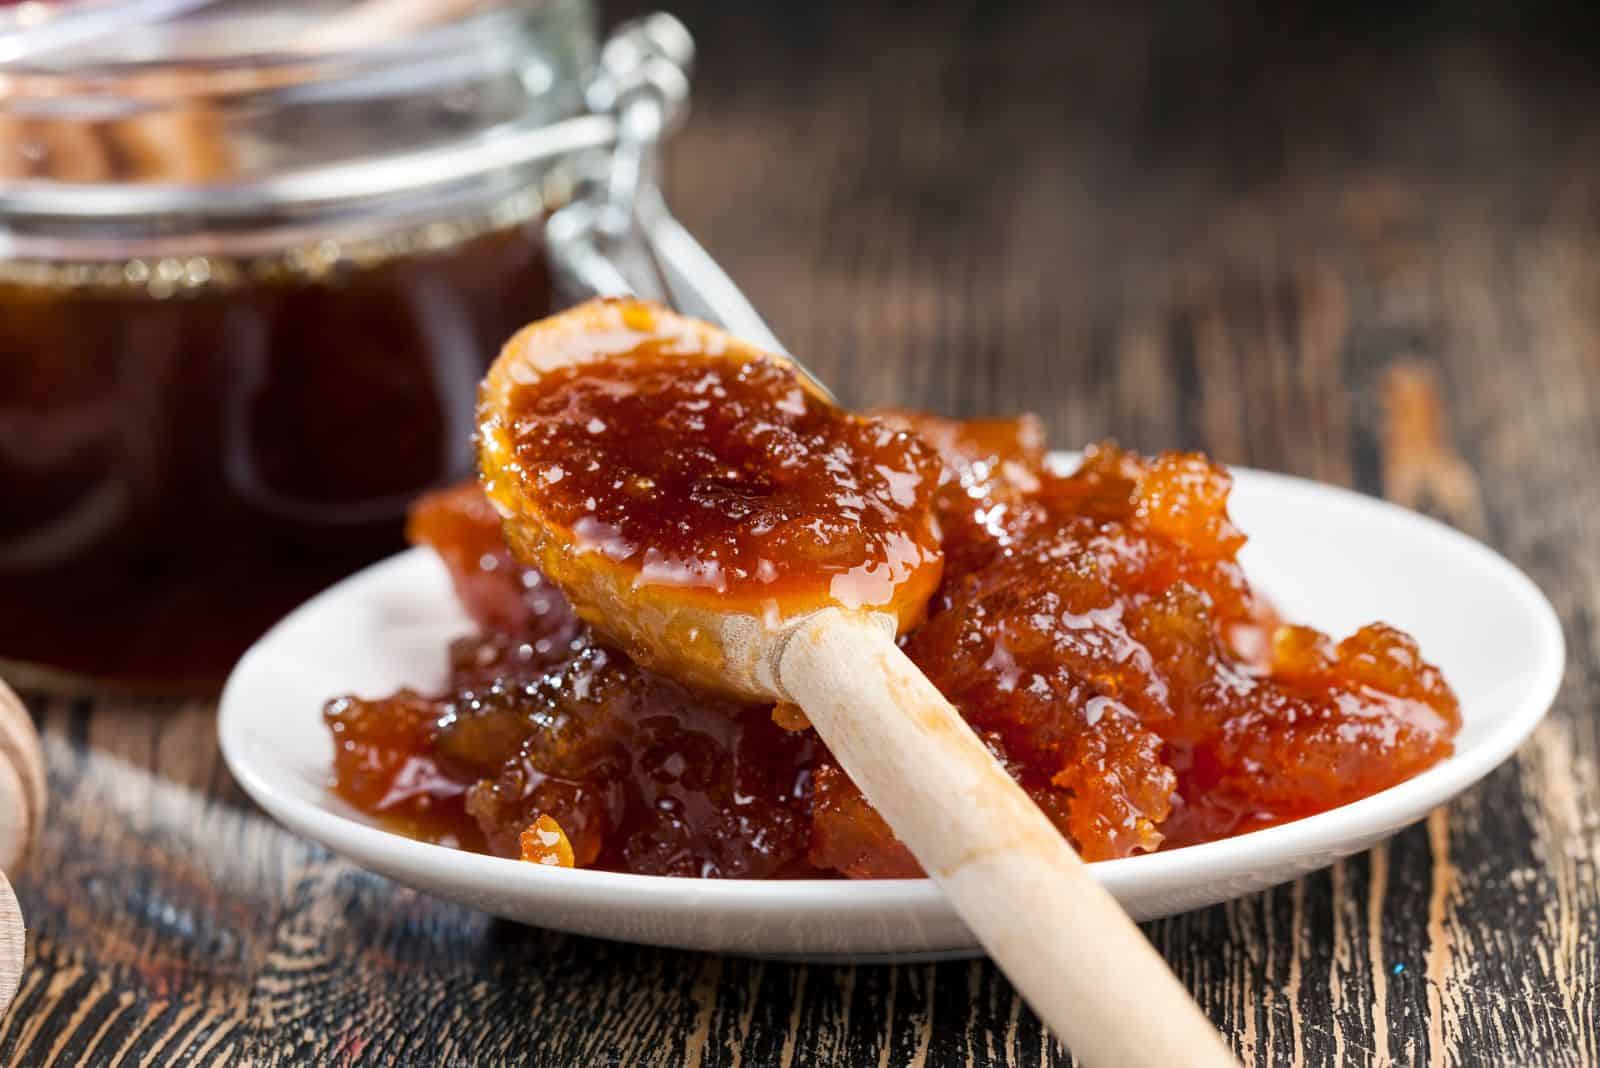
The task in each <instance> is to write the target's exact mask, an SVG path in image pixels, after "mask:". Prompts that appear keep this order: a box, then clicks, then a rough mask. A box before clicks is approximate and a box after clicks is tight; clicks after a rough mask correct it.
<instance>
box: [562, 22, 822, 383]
mask: <svg viewBox="0 0 1600 1068" xmlns="http://www.w3.org/2000/svg"><path fill="white" fill-rule="evenodd" d="M693 58H694V41H693V39H692V38H691V37H690V36H689V32H688V31H687V30H686V29H684V27H683V24H682V23H680V22H679V21H678V20H677V19H675V18H673V17H672V16H671V15H666V14H655V15H650V16H647V17H645V18H642V19H638V20H636V21H633V22H629V23H624V24H623V25H622V26H621V27H619V28H618V29H617V31H616V33H614V34H613V35H612V36H611V37H610V39H608V40H607V41H606V44H605V47H604V49H603V50H602V51H601V54H600V70H599V73H598V75H597V77H596V78H595V81H594V82H593V84H592V85H591V87H590V90H589V104H590V107H591V108H593V109H594V110H595V111H597V112H603V113H609V114H610V115H611V116H612V117H613V120H614V122H615V124H616V142H615V145H614V147H613V150H612V152H611V154H610V156H609V157H608V158H607V159H606V161H605V165H604V168H603V170H602V171H601V172H600V173H598V174H591V175H588V176H586V180H585V181H584V182H583V183H582V184H581V186H580V191H579V194H578V195H577V196H576V197H575V198H574V199H573V201H572V203H571V204H569V205H568V206H566V207H565V208H562V209H561V210H560V211H558V212H556V213H555V214H554V215H552V216H551V217H550V220H549V223H548V226H547V229H546V235H547V241H548V244H549V251H550V262H551V266H552V269H553V272H554V275H555V278H556V283H557V286H558V288H559V289H560V290H561V291H562V293H563V294H564V295H565V296H567V297H569V298H583V297H589V296H595V295H600V296H624V295H636V296H642V297H647V298H649V299H651V300H659V301H662V302H664V303H666V304H669V305H671V306H672V307H674V308H676V309H677V310H678V311H680V312H683V313H684V314H686V315H692V316H695V317H696V318H700V319H705V320H708V321H710V322H714V323H717V324H719V325H721V326H722V327H724V328H725V329H727V330H728V331H729V332H730V333H733V334H735V335H736V336H738V337H741V338H743V339H744V340H746V341H749V342H751V343H752V344H754V345H756V346H757V347H759V348H762V349H766V350H767V351H769V352H777V353H783V352H785V351H786V350H785V349H784V347H783V344H782V342H780V341H779V340H778V338H777V336H776V335H774V334H773V332H772V330H771V329H770V328H768V326H767V324H766V322H765V321H763V319H762V318H761V315H760V313H758V312H757V311H756V309H755V307H754V305H752V304H751V303H750V301H749V300H748V299H746V297H745V296H744V294H743V293H742V292H740V290H739V287H738V286H737V285H735V284H734V282H733V280H732V279H731V278H729V277H728V275H727V273H726V272H725V271H723V270H722V268H721V267H720V266H718V265H717V262H716V261H715V260H714V259H712V258H711V255H710V254H709V253H707V252H706V250H705V249H704V248H703V247H701V245H700V243H699V242H698V241H696V240H695V239H694V237H693V236H692V235H691V234H690V233H689V231H688V230H686V229H684V227H683V226H682V225H681V224H680V223H679V222H678V221H677V220H676V219H675V218H673V216H672V213H671V212H670V211H669V210H668V209H667V205H666V201H665V199H664V198H663V197H662V193H661V179H660V167H659V159H660V149H661V141H662V138H663V137H664V136H665V135H666V134H667V133H669V132H670V131H671V130H673V129H674V128H676V126H677V125H678V124H680V123H681V122H682V121H683V117H684V115H685V113H686V112H687V109H688V99H689V81H688V70H689V66H690V64H691V62H692V61H693ZM806 373H807V374H808V375H809V372H806ZM817 384H818V386H819V387H821V388H822V390H823V391H824V392H825V393H827V392H828V391H827V387H826V386H824V385H822V383H820V382H818V383H817ZM828 395H829V396H831V395H832V394H831V393H829V394H828Z"/></svg>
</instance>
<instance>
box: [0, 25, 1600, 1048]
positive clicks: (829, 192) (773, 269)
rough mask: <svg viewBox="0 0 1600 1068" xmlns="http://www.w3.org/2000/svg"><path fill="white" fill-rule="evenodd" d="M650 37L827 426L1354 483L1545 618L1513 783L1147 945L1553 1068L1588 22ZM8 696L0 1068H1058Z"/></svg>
mask: <svg viewBox="0 0 1600 1068" xmlns="http://www.w3.org/2000/svg"><path fill="white" fill-rule="evenodd" d="M680 10H682V11H683V13H684V14H685V16H686V18H687V20H688V21H689V22H690V24H691V26H692V27H693V28H694V29H696V30H697V31H698V33H699V36H700V42H701V46H702V57H703V62H702V66H701V69H700V71H699V73H698V76H697V83H696V94H697V95H696V102H695V107H696V111H695V115H694V117H693V120H692V122H691V124H690V125H689V127H688V128H687V129H686V130H685V131H684V132H683V134H682V135H681V137H680V138H679V140H678V143H677V144H676V146H675V147H674V150H673V154H672V161H671V164H672V165H671V168H670V172H671V173H670V177H671V180H672V189H671V194H672V196H673V197H674V199H675V202H676V203H677V205H678V206H679V208H680V210H681V213H682V215H683V217H684V219H685V220H686V222H687V223H688V224H689V225H690V226H691V227H692V228H693V229H695V230H696V231H697V232H698V233H700V234H701V235H702V236H703V238H704V239H705V241H706V243H707V244H708V245H709V246H710V247H711V248H712V249H713V250H714V251H715V252H716V254H717V255H718V256H719V257H720V258H721V259H723V260H724V261H725V263H726V264H727V265H728V266H729V267H730V269H731V270H732V271H733V273H734V274H735V275H736V276H737V277H738V278H739V279H740V280H741V281H742V282H743V283H744V284H745V285H746V286H747V288H748V290H749V292H750V293H751V295H752V296H753V297H754V298H755V300H756V302H757V303H758V304H759V305H760V306H761V307H762V308H763V309H764V310H765V311H766V312H768V314H769V316H770V318H771V320H772V322H773V325H774V326H775V327H776V329H777V330H778V332H779V333H780V334H781V335H782V336H783V337H785V338H786V339H787V340H788V341H789V342H790V344H791V345H792V347H793V348H794V349H795V351H797V352H800V353H803V354H804V355H805V357H806V358H807V359H808V360H809V361H810V362H811V363H812V364H813V366H814V367H815V368H816V369H817V371H818V372H820V373H821V375H822V376H823V377H824V378H825V379H827V380H828V381H829V382H831V383H833V384H834V385H835V386H836V388H837V389H838V391H839V393H840V394H841V395H842V396H843V397H844V398H845V399H846V400H847V401H849V402H851V403H854V404H859V405H871V404H884V403H895V404H916V405H922V406H927V407H931V408H935V409H941V410H946V411H950V412H953V413H956V414H976V413H984V412H1008V411H1014V410H1019V409H1033V410H1036V411H1039V412H1040V413H1041V414H1042V415H1043V416H1044V418H1045V419H1046V421H1047V423H1048V424H1049V426H1050V429H1051V431H1052V433H1053V438H1054V440H1055V441H1056V442H1057V443H1060V444H1063V445H1076V444H1079V443H1082V442H1084V441H1088V440H1092V439H1095V438H1098V437H1102V436H1114V437H1117V438H1119V439H1121V440H1123V441H1124V442H1126V443H1129V444H1132V445H1135V446H1138V447H1141V448H1145V449H1157V448H1162V447H1171V446H1182V447H1203V448H1206V449H1208V450H1210V451H1212V452H1214V453H1215V454H1216V455H1218V456H1219V457H1221V458H1222V459H1224V460H1226V461H1229V462H1234V463H1242V464H1251V465H1255V466H1260V467H1266V468H1272V469H1278V470H1284V471H1290V472H1293V473H1296V474H1302V475H1306V476H1310V477H1314V478H1318V479H1323V480H1326V481H1329V482H1334V483H1338V484H1343V485H1351V486H1355V487H1356V488H1358V489H1361V490H1363V491H1366V492H1369V493H1375V494H1388V495H1389V496H1391V497H1394V498H1395V499H1397V500H1400V501H1401V502H1402V503H1405V504H1408V505H1412V506H1415V507H1419V508H1422V509H1424V510H1428V511H1431V512H1433V513H1435V514H1437V515H1440V516H1442V517H1443V518H1445V519H1446V520H1448V521H1450V522H1452V523H1454V524H1456V525H1458V526H1460V527H1462V528H1463V529H1465V530H1467V531H1468V532H1470V533H1472V534H1474V535H1476V536H1479V537H1482V538H1484V539H1486V540H1488V541H1489V542H1490V543H1491V544H1493V545H1495V546H1496V547H1497V548H1499V549H1500V550H1501V551H1503V552H1504V553H1506V554H1507V555H1508V556H1510V557H1511V558H1512V559H1513V560H1514V561H1516V562H1517V563H1518V564H1520V565H1521V566H1523V567H1524V568H1526V569H1527V570H1528V571H1529V573H1530V574H1531V575H1532V576H1533V577H1534V578H1535V579H1536V580H1537V581H1538V582H1539V583H1540V585H1541V586H1542V587H1543V588H1544V589H1546V590H1547V591H1548V592H1549V593H1550V595H1551V596H1552V598H1553V599H1554V601H1555V603H1556V605H1557V607H1558V609H1559V610H1560V612H1561V615H1562V618H1563V620H1564V622H1565V625H1566V629H1567V635H1568V640H1569V657H1570V666H1569V671H1568V676H1567V679H1566V685H1565V688H1564V690H1563V692H1562V695H1561V697H1560V700H1559V702H1558V705H1557V707H1556V709H1555V711H1554V713H1553V715H1552V716H1551V718H1550V720H1549V722H1548V723H1547V724H1546V725H1545V726H1544V727H1543V728H1541V730H1540V731H1539V732H1538V734H1537V735H1536V736H1535V738H1534V739H1533V740H1532V741H1531V742H1530V743H1529V744H1528V745H1527V746H1526V747H1524V749H1523V750H1522V751H1521V752H1520V753H1519V754H1518V756H1517V757H1516V759H1515V760H1513V761H1511V762H1510V763H1508V764H1507V765H1505V766H1504V767H1502V768H1500V769H1499V770H1498V771H1496V772H1495V773H1494V774H1492V775H1491V776H1490V777H1489V778H1488V779H1487V780H1486V781H1485V782H1484V783H1483V784H1482V785H1481V786H1479V787H1477V788H1476V789H1474V790H1472V791H1471V792H1469V793H1468V794H1467V795H1466V796H1464V797H1463V798H1462V799H1460V800H1459V801H1457V802H1455V803H1453V804H1451V805H1450V806H1449V807H1447V808H1445V809H1443V810H1440V811H1438V812H1436V813H1434V814H1433V815H1432V816H1431V817H1429V819H1428V820H1427V821H1426V822H1425V823H1423V824H1420V825H1418V826H1416V827H1413V828H1411V829H1409V830H1407V831H1405V832H1404V833H1402V834H1400V835H1399V836H1397V837H1396V838H1394V839H1393V840H1392V841H1390V842H1389V843H1387V844H1386V845H1383V846H1381V847H1379V848H1378V849H1375V850H1374V851H1372V852H1371V853H1369V854H1366V855H1363V856H1359V857H1356V858H1352V859H1350V860H1348V861H1345V862H1343V863H1341V864H1338V865H1336V866H1335V867H1333V868H1332V869H1330V870H1328V871H1324V872H1319V873H1315V874H1312V875H1309V876H1307V877H1305V878H1303V879H1301V880H1299V881H1297V882H1295V883H1293V884H1290V885H1287V886H1283V887H1280V888H1278V889H1275V890H1272V891H1270V892H1267V893H1264V894H1259V895H1256V896H1253V897H1249V898H1245V899H1242V900H1239V901H1236V902H1233V903H1231V904H1228V905H1225V906H1221V907H1217V908H1213V909H1208V910H1204V911H1200V912H1195V913H1191V914H1188V915H1184V916H1179V917H1176V918H1173V919H1170V920H1166V921H1162V922H1159V923H1155V924H1152V925H1150V927H1149V928H1148V930H1149V932H1150V935H1151V937H1152V938H1153V939H1154V940H1155V943H1156V944H1157V946H1159V947H1160V948H1161V950H1162V951H1163V952H1164V953H1165V954H1166V955H1167V957H1168V959H1169V960H1170V961H1171V962H1172V964H1173V966H1174V967H1175V968H1176V969H1177V970H1178V972H1179V974H1180V975H1181V976H1182V977H1183V978H1184V979H1185V980H1186V981H1187V982H1188V983H1189V984H1190V986H1191V988H1192V989H1193V990H1194V991H1195V992H1196V994H1197V996H1198V997H1199V998H1200V1000H1201V1002H1202V1004H1203V1006H1204V1007H1205V1008H1206V1010H1207V1011H1208V1012H1209V1013H1210V1015H1211V1016H1212V1018H1213V1019H1214V1020H1215V1021H1216V1022H1217V1023H1218V1024H1219V1025H1220V1026H1221V1027H1222V1028H1223V1029H1224V1030H1225V1032H1226V1033H1227V1035H1228V1036H1229V1038H1230V1039H1231V1041H1232V1042H1233V1044H1234V1046H1235V1047H1236V1048H1237V1049H1238V1051H1239V1052H1240V1054H1241V1055H1242V1056H1243V1057H1244V1059H1245V1060H1246V1062H1247V1063H1253V1064H1260V1065H1290V1064H1339V1063H1344V1064H1354V1065H1387V1064H1399V1065H1414V1064H1439V1065H1467V1064H1549V1065H1564V1064H1576V1063H1597V1062H1600V1004H1597V991H1600V942H1597V940H1596V936H1595V932H1596V931H1600V880H1597V878H1596V875H1597V873H1596V858H1597V851H1600V736H1597V735H1600V731H1597V718H1596V711H1595V710H1596V701H1597V697H1600V693H1597V690H1600V644H1597V642H1600V638H1597V634H1596V627H1595V622H1594V617H1595V612H1596V605H1597V604H1600V526H1597V523H1596V519H1595V517H1596V516H1600V479H1597V478H1596V475H1595V472H1596V471H1600V411H1597V407H1600V78H1597V77H1596V75H1595V72H1594V70H1593V69H1592V62H1593V61H1592V57H1593V55H1594V54H1596V53H1595V50H1594V48H1593V47H1592V45H1593V42H1594V40H1595V35H1594V30H1595V27H1594V25H1593V20H1592V19H1590V20H1589V23H1588V24H1587V25H1574V24H1569V23H1568V22H1567V21H1564V20H1567V19H1570V18H1571V16H1570V15H1562V16H1560V17H1557V16H1554V15H1549V14H1545V15H1541V16H1539V17H1538V19H1534V17H1533V16H1531V15H1527V14H1525V13H1522V14H1515V13H1513V12H1512V11H1511V9H1510V8H1507V9H1506V11H1505V12H1499V11H1497V9H1495V8H1494V7H1492V6H1487V7H1486V6H1483V5H1472V6H1461V7H1459V8H1458V7H1456V6H1453V5H1450V4H1436V5H1430V6H1426V7H1420V8H1416V9H1413V10H1411V11H1410V12H1409V13H1408V14H1405V15H1397V14H1391V13H1388V12H1386V11H1380V10H1377V9H1374V10H1372V11H1370V12H1368V11H1365V10H1364V9H1360V8H1357V9H1355V10H1353V11H1348V10H1347V11H1343V12H1341V13H1339V14H1338V15H1337V16H1335V15H1332V14H1322V13H1319V11H1318V9H1311V8H1308V9H1292V10H1289V11H1279V12H1276V13H1273V14H1262V13H1252V12H1249V11H1246V10H1240V11H1232V10H1229V9H1228V8H1225V7H1220V8H1219V7H1216V6H1212V5H1188V6H1184V7H1183V8H1182V10H1175V11H1170V12H1165V13H1159V14H1158V13H1154V12H1151V11H1122V10H1113V9H1111V8H1109V7H1107V8H1106V9H1078V10H1066V9H1064V8H1061V7H1059V6H1055V5H1038V6H1036V7H1035V6H1005V5H980V4H973V5H971V6H970V7H966V6H959V5H942V6H936V7H932V8H927V9H917V10H913V9H911V8H910V7H909V6H907V7H906V8H905V9H904V10H893V11H877V12H875V13H868V12H866V11H863V10H862V8H861V7H860V6H858V5H851V4H837V5H829V4H795V5H773V7H772V10H771V12H770V13H768V14H765V15H758V14H756V13H754V12H753V11H752V10H751V9H748V8H746V7H744V6H742V5H719V4H712V3H709V2H707V3H704V4H691V3H686V4H683V5H680ZM1395 581H1403V576H1396V577H1395ZM1463 598H1464V599H1463V604H1462V610H1463V611H1471V608H1472V606H1471V602H1470V591H1464V593H1463ZM31 707H32V710H33V712H34V714H35V716H36V717H37V719H38V722H39V724H40V726H41V728H42V731H43V734H44V737H45V744H46V748H47V752H48V757H49V762H50V775H51V787H52V791H53V802H52V804H53V816H52V822H51V826H50V828H49V831H48V834H47V835H46V837H45V841H44V844H43V850H42V853H41V855H40V856H39V858H38V863H36V864H35V865H34V866H33V867H32V868H31V869H30V871H29V872H28V873H27V875H26V876H25V877H24V878H22V879H21V880H20V882H19V885H18V887H17V889H18V892H19V895H20V897H21V900H22V903H23V906H24V909H25V911H26V912H27V914H28V916H29V918H30V921H31V923H32V927H33V944H32V950H31V952H32V956H31V959H30V965H29V968H28V971H27V973H26V975H25V978H24V983H23V987H22V990H21V993H20V995H19V998H18V1001H17V1005H16V1007H15V1009H14V1010H13V1011H12V1012H11V1014H10V1015H9V1016H7V1017H5V1018H4V1019H3V1020H0V1063H21V1064H57V1063H59V1064H75V1063H89V1064H99V1063H116V1062H122V1061H127V1062H133V1063H147V1064H156V1063H163V1064H164V1063H212V1062H218V1063H235V1064H244V1063H263V1064H305V1063H334V1064H342V1063H379V1064H419V1065H420V1064H441V1063H443V1064H457V1063H468V1062H485V1063H495V1062H501V1063H504V1062H513V1061H517V1062H527V1063H536V1064H553V1065H554V1064H595V1065H599V1064H626V1065H633V1064H659V1065H698V1066H705V1068H712V1066H732V1065H746V1066H761V1065H826V1064H851V1065H854V1064H864V1065H906V1064H916V1065H954V1064H968V1063H970V1064H979V1065H1007V1066H1009V1065H1039V1064H1045V1065H1054V1064H1064V1063H1068V1062H1069V1058H1068V1057H1067V1056H1066V1055H1065V1054H1064V1053H1063V1052H1062V1051H1060V1050H1059V1049H1057V1048H1056V1047H1055V1046H1054V1045H1053V1044H1052V1043H1050V1042H1049V1041H1048V1040H1047V1038H1046V1037H1045V1036H1043V1035H1042V1033H1041V1030H1040V1028H1039V1025H1038V1023H1037V1021H1036V1020H1035V1018H1034V1017H1033V1016H1032V1015H1031V1013H1030V1012H1029V1011H1028V1010H1027V1009H1026V1008H1025V1007H1023V1006H1022V1005H1021V1004H1020V1003H1019V1001H1018V999H1017V998H1016V996H1015V995H1014V993H1013V992H1012V991H1011V989H1010V988H1009V986H1008V985H1007V984H1006V983H1005V981H1004V979H1003V978H1001V977H1000V976H999V975H998V974H997V973H996V971H995V970H994V968H993V967H992V966H990V965H989V964H987V963H983V962H974V963H968V962H958V963H949V964H940V965H928V966H920V967H854V968H844V967H838V968H835V967H806V966H796V965H786V964H778V963H762V962H755V961H747V960H737V959H725V958H717V957H709V956H698V955H693V954H683V953H674V952H668V951H660V950H652V949H642V948H637V947H630V946H623V945H615V944H609V943H604V942H598V941H592V940H587V939H581V938H573V937H567V936H563V935H557V934H552V933H548V932H542V931H538V930H533V929H527V928H521V927H517V926H513V925H509V924H504V923H500V922H497V921H493V920H490V919H487V918H485V917H483V916H481V915H478V914H475V913H472V912H469V911H466V910H463V909H459V908H456V907H454V906H451V905H447V904H444V903H441V902H439V901H436V900H433V899H430V898H428V897H426V896H423V895H419V894H416V893H414V892H412V891H410V890H407V889H405V888H402V887H398V886H395V885H393V884H391V883H388V882H386V881H385V880H383V879H380V878H378V877H376V876H373V875H369V874H366V873H365V872H363V871H361V870H360V869H358V868H355V867H354V866H352V865H350V864H348V863H346V862H344V861H341V860H338V859H335V858H333V857H330V856H329V855H328V854H327V853H326V852H324V851H323V850H321V849H320V848H317V847H315V846H313V845H310V844H308V843H306V842H304V841H302V840H300V839H298V838H296V837H295V836H293V835H291V834H289V833H287V832H286V831H283V830H282V829H280V828H278V827H277V826H276V825H275V824H273V823H272V822H271V821H270V820H268V819H266V818H265V817H264V816H263V815H262V814H261V813H260V812H258V811H257V810H256V809H254V807H253V806H251V805H250V804H249V803H248V802H247V801H245V800H244V799H243V797H242V795H241V794H240V793H239V791H238V789H237V788H236V787H235V785H234V784H233V783H232V781H231V780H230V778H229V777H228V775H227V772H226V771H225V769H224V768H223V767H222V766H221V764H220V761H219V759H218V755H217V751H216V743H215V735H214V730H213V726H212V711H213V710H212V708H211V707H210V706H209V705H208V704H205V703H203V702H202V703H189V704H182V705H173V704H170V703H163V702H156V701H151V702H142V703H131V702H129V703H118V702H111V701H100V702H93V703H92V702H86V701H80V700H69V699H66V698H59V697H54V696H52V695H50V694H34V695H32V698H31Z"/></svg>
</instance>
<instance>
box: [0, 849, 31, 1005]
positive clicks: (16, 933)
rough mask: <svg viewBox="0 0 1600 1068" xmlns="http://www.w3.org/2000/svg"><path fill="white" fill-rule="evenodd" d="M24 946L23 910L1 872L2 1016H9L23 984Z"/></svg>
mask: <svg viewBox="0 0 1600 1068" xmlns="http://www.w3.org/2000/svg"><path fill="white" fill-rule="evenodd" d="M24 944H25V943H24V936H23V930H22V909H21V908H20V907H18V905H17V895H16V894H14V893H12V892H11V884H10V883H8V882H7V881H6V874H5V872H0V1016H4V1015H5V1014H6V1008H7V1006H9V1005H10V1004H11V999H12V998H14V997H16V996H17V987H18V986H19V985H20V984H21V982H22V954H23V948H24Z"/></svg>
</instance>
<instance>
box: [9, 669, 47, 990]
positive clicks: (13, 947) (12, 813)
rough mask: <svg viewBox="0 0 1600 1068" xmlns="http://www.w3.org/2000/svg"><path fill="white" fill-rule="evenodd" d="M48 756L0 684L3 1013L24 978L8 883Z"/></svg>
mask: <svg viewBox="0 0 1600 1068" xmlns="http://www.w3.org/2000/svg"><path fill="white" fill-rule="evenodd" d="M44 769H45V765H44V752H43V750H41V749H40V747H39V736H38V734H36V733H35V732H34V729H33V721H32V720H31V719H29V718H28V710H27V709H26V708H24V707H22V702H21V701H20V700H19V699H18V698H17V695H16V694H15V693H13V692H12V691H11V688H10V687H8V686H7V685H6V684H5V683H4V682H3V681H0V1014H4V1012H5V1011H6V1008H7V1007H8V1006H9V1005H10V1004H11V999H12V998H14V997H15V996H16V993H17V986H18V984H19V983H20V982H21V979H22V958H23V950H24V945H25V943H24V936H23V924H22V910H21V908H19V907H18V905H17V898H16V894H14V893H13V892H12V890H11V884H10V883H9V882H8V881H7V879H6V873H8V872H10V873H12V874H15V873H16V872H18V871H20V870H21V868H22V865H23V863H24V862H25V861H26V860H27V858H28V854H29V852H30V851H31V849H32V847H33V842H34V839H35V837H36V836H37V834H38V833H39V829H40V828H41V827H42V826H43V825H44V816H45V803H46V792H45V770H44Z"/></svg>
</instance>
